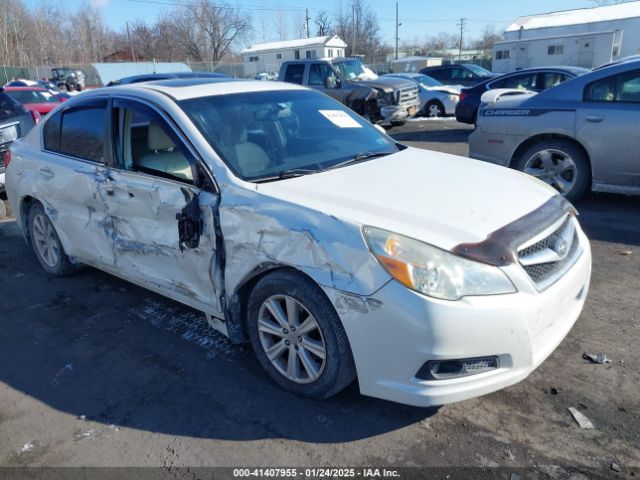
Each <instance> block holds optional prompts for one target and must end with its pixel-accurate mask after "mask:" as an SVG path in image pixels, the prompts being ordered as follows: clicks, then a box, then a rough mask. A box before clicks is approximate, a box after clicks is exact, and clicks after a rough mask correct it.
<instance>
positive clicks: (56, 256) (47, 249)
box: [28, 203, 76, 277]
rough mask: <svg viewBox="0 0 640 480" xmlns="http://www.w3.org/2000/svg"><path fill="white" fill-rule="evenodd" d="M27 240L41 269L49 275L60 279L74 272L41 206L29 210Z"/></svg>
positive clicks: (74, 269) (36, 205) (37, 204)
mask: <svg viewBox="0 0 640 480" xmlns="http://www.w3.org/2000/svg"><path fill="white" fill-rule="evenodd" d="M28 222H29V239H30V243H31V247H32V248H33V252H34V253H35V255H36V258H37V259H38V261H39V262H40V265H41V266H42V268H43V269H44V270H45V271H46V272H47V273H48V274H50V275H55V276H57V277H62V276H65V275H69V274H71V273H73V272H75V271H76V267H75V266H74V265H73V263H71V260H69V257H68V256H67V254H66V253H65V251H64V248H63V247H62V243H60V238H58V234H57V233H56V230H55V228H54V226H53V223H51V220H49V217H48V216H47V214H46V212H45V211H44V208H43V207H42V205H41V204H39V203H36V204H35V205H33V206H32V207H31V208H30V209H29V217H28Z"/></svg>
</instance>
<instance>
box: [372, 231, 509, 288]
mask: <svg viewBox="0 0 640 480" xmlns="http://www.w3.org/2000/svg"><path fill="white" fill-rule="evenodd" d="M363 231H364V236H365V239H366V241H367V244H368V245H369V249H370V250H371V252H372V253H373V254H374V255H375V257H376V258H377V259H378V261H379V262H380V264H381V265H382V266H383V267H384V268H385V269H386V270H387V272H389V275H391V276H392V277H393V278H395V279H396V280H398V281H399V282H400V283H402V284H403V285H406V286H407V287H409V288H411V289H412V290H415V291H417V292H420V293H423V294H424V295H428V296H430V297H435V298H440V299H443V300H459V299H461V298H462V297H465V296H469V295H498V294H504V293H514V292H516V291H517V290H516V288H515V287H514V286H513V284H512V283H511V281H510V280H509V278H508V277H507V276H506V275H505V274H504V272H503V271H502V270H500V269H499V268H498V267H494V266H491V265H486V264H484V263H479V262H474V261H472V260H467V259H466V258H462V257H459V256H457V255H454V254H452V253H449V252H446V251H444V250H441V249H439V248H437V247H434V246H432V245H428V244H426V243H423V242H420V241H418V240H414V239H413V238H409V237H405V236H404V235H399V234H397V233H393V232H389V231H387V230H382V229H380V228H374V227H364V229H363Z"/></svg>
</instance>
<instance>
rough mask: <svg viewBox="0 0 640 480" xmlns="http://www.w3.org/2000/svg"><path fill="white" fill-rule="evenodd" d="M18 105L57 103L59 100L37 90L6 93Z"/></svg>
mask: <svg viewBox="0 0 640 480" xmlns="http://www.w3.org/2000/svg"><path fill="white" fill-rule="evenodd" d="M7 94H9V95H11V97H12V98H13V99H15V100H17V101H19V102H20V103H58V102H59V100H58V99H57V98H56V97H55V96H54V95H53V94H51V93H49V92H46V91H42V92H41V91H39V90H14V91H12V92H7Z"/></svg>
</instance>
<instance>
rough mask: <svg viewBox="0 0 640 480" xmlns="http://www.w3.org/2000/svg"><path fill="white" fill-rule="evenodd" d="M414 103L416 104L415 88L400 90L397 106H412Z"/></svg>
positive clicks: (416, 90)
mask: <svg viewBox="0 0 640 480" xmlns="http://www.w3.org/2000/svg"><path fill="white" fill-rule="evenodd" d="M415 103H418V88H417V87H405V88H402V89H400V97H399V98H398V105H413V104H415Z"/></svg>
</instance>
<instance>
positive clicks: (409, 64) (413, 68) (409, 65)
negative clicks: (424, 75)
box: [391, 56, 442, 73]
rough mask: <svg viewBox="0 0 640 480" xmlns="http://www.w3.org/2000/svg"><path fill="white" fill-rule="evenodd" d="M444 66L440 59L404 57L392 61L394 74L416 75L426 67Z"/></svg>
mask: <svg viewBox="0 0 640 480" xmlns="http://www.w3.org/2000/svg"><path fill="white" fill-rule="evenodd" d="M440 65H442V58H440V57H419V56H411V57H402V58H398V59H397V60H392V61H391V71H392V72H393V73H416V72H419V71H420V70H422V69H423V68H426V67H439V66H440Z"/></svg>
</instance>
